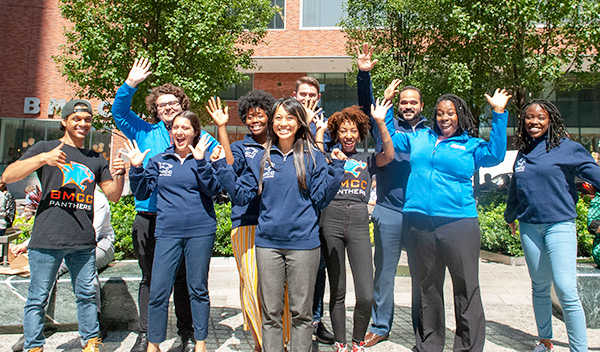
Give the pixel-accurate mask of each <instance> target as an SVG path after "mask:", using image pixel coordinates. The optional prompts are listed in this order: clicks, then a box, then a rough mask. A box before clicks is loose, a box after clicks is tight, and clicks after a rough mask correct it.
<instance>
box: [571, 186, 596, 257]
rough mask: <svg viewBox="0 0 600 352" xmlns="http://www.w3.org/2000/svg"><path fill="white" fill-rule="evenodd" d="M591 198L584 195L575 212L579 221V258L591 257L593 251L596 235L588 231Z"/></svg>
mask: <svg viewBox="0 0 600 352" xmlns="http://www.w3.org/2000/svg"><path fill="white" fill-rule="evenodd" d="M590 201H591V198H590V196H588V195H584V196H583V197H580V198H579V201H578V202H577V205H576V206H575V210H576V211H577V219H576V220H575V227H576V229H577V256H578V257H591V256H592V250H593V247H594V245H593V242H594V235H592V234H591V233H590V232H589V231H588V230H587V215H588V210H589V209H590Z"/></svg>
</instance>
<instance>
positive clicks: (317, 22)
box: [302, 0, 343, 27]
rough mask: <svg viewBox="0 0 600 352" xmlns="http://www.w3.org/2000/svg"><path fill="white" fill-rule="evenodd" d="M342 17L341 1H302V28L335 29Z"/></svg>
mask: <svg viewBox="0 0 600 352" xmlns="http://www.w3.org/2000/svg"><path fill="white" fill-rule="evenodd" d="M342 16H343V10H342V0H302V27H336V26H337V23H338V22H339V21H340V20H341V19H342Z"/></svg>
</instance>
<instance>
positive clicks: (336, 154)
mask: <svg viewBox="0 0 600 352" xmlns="http://www.w3.org/2000/svg"><path fill="white" fill-rule="evenodd" d="M331 159H337V160H347V159H348V157H347V156H346V154H344V152H343V151H341V150H339V149H338V148H334V149H333V150H332V151H331Z"/></svg>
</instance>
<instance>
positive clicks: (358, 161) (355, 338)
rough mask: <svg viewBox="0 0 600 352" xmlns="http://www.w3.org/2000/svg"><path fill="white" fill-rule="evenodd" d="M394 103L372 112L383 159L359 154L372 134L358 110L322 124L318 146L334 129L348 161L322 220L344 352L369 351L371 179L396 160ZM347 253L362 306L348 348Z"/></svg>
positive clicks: (332, 305) (335, 322) (334, 316)
mask: <svg viewBox="0 0 600 352" xmlns="http://www.w3.org/2000/svg"><path fill="white" fill-rule="evenodd" d="M391 106H392V103H391V102H386V103H384V104H381V105H380V104H379V101H378V102H377V106H371V115H372V116H373V118H374V119H375V121H376V122H377V126H375V129H378V130H379V131H381V139H382V141H383V151H382V152H381V153H377V154H376V153H364V152H361V153H359V152H357V150H356V146H357V144H358V143H359V142H360V141H361V140H364V139H365V138H366V136H367V135H368V133H369V120H370V119H369V117H368V116H367V115H365V113H364V112H363V111H362V110H361V108H360V107H358V106H356V105H353V106H350V107H347V108H345V109H343V110H342V111H338V112H336V113H334V114H333V115H332V116H331V117H330V118H329V120H328V121H327V122H326V123H325V122H323V120H322V117H321V118H317V119H315V122H316V124H317V135H316V141H317V145H319V146H322V143H321V142H322V141H323V139H322V138H323V133H324V131H325V127H327V129H329V132H330V134H331V136H333V137H334V138H335V139H336V141H337V144H338V145H339V146H340V148H341V150H342V152H343V153H344V154H345V155H346V157H347V159H346V162H345V164H344V170H345V172H344V178H343V179H342V182H341V185H340V189H339V190H338V192H337V194H336V196H335V198H334V199H333V201H331V203H330V204H329V205H328V206H327V208H325V209H324V210H323V213H322V214H321V220H320V224H319V226H320V228H321V249H322V251H323V253H324V254H325V261H326V262H327V270H328V272H329V287H330V300H329V312H330V313H331V324H332V326H333V334H334V336H335V347H336V351H338V352H347V351H349V350H350V351H354V352H358V351H364V345H365V342H364V337H365V333H366V332H367V327H368V326H369V320H370V319H371V307H372V305H373V258H372V254H371V239H370V238H369V211H368V207H367V203H368V201H369V195H370V189H371V179H372V176H373V175H374V174H375V172H376V171H377V168H378V167H382V166H385V165H387V164H389V163H390V162H391V161H392V160H393V158H394V147H393V145H392V139H391V138H390V134H389V133H388V130H387V128H386V125H385V115H386V111H387V110H388V109H389V108H390V107H391ZM346 251H347V252H348V261H349V262H350V268H351V270H352V278H353V280H354V289H355V293H356V305H355V308H354V329H353V332H352V344H351V345H348V344H347V342H346V304H345V300H346Z"/></svg>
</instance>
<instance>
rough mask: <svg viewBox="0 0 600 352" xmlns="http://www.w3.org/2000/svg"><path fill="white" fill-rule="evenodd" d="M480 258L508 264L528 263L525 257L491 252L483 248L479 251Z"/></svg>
mask: <svg viewBox="0 0 600 352" xmlns="http://www.w3.org/2000/svg"><path fill="white" fill-rule="evenodd" d="M479 258H481V259H485V260H487V261H490V262H496V263H502V264H506V265H513V266H514V265H526V263H525V257H513V256H510V255H506V254H500V253H494V252H489V251H486V250H483V249H482V250H480V251H479Z"/></svg>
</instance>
